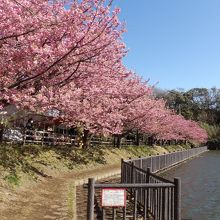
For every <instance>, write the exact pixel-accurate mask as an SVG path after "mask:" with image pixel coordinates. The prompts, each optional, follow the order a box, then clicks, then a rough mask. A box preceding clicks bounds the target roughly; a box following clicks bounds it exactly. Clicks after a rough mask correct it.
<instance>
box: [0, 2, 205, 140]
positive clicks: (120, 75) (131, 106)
mask: <svg viewBox="0 0 220 220" xmlns="http://www.w3.org/2000/svg"><path fill="white" fill-rule="evenodd" d="M118 13H119V9H115V10H113V11H112V10H111V1H109V2H108V1H106V0H81V1H67V0H66V1H64V0H62V1H61V0H56V1H47V0H1V2H0V55H1V56H0V57H1V59H0V79H1V80H0V97H1V98H0V101H1V104H0V105H1V106H3V105H4V104H5V103H14V104H15V105H17V106H19V107H21V108H27V109H30V110H33V111H35V112H45V111H48V110H56V111H58V112H59V115H58V116H57V117H58V118H59V120H61V121H62V122H63V123H65V124H67V125H69V126H76V127H83V128H84V129H86V130H89V131H90V132H92V133H96V134H122V133H124V132H127V131H132V130H139V131H141V132H143V133H147V134H152V135H155V137H156V138H158V139H165V140H172V139H175V140H191V141H196V142H204V141H205V140H206V139H207V134H206V132H205V131H204V130H203V129H202V128H200V126H199V125H198V124H197V123H196V122H193V121H190V120H185V119H184V118H183V117H182V116H180V115H177V114H175V113H174V112H173V111H172V110H170V109H167V108H166V105H165V101H164V100H157V99H155V98H154V97H153V96H152V94H151V91H152V87H151V86H149V85H148V82H143V81H142V80H141V79H140V78H139V77H138V76H137V75H136V74H134V73H133V72H131V71H128V70H127V69H126V68H125V66H124V65H123V63H122V59H123V57H124V56H125V55H126V52H127V51H126V47H125V44H124V42H123V40H122V34H123V33H124V31H125V28H124V25H123V24H122V23H120V21H119V19H118Z"/></svg>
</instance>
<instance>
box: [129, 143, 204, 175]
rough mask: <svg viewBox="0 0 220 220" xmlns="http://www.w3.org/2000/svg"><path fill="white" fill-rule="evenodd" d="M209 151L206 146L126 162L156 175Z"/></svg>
mask: <svg viewBox="0 0 220 220" xmlns="http://www.w3.org/2000/svg"><path fill="white" fill-rule="evenodd" d="M207 150H208V149H207V147H206V146H205V147H198V148H192V149H188V150H184V151H178V152H173V153H168V154H163V155H157V156H149V157H144V158H136V159H130V160H126V162H130V163H134V166H136V167H139V168H143V169H144V170H147V168H150V169H151V172H153V173H155V172H158V171H160V170H163V169H166V168H168V167H170V166H173V165H175V164H177V163H180V162H182V161H184V160H187V159H189V158H191V157H194V156H196V155H199V154H201V153H203V152H205V151H207Z"/></svg>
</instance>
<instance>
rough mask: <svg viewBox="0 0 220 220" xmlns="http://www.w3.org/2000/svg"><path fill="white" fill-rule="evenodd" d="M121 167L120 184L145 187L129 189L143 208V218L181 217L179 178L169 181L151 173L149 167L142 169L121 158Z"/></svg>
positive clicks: (172, 219) (176, 218)
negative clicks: (143, 186)
mask: <svg viewBox="0 0 220 220" xmlns="http://www.w3.org/2000/svg"><path fill="white" fill-rule="evenodd" d="M121 169H122V170H121V171H122V172H121V183H122V184H125V183H126V184H131V185H133V186H138V185H140V184H145V185H146V188H138V189H137V190H134V189H132V188H130V189H129V193H130V194H131V195H133V197H134V201H136V203H137V204H138V205H139V206H140V207H142V209H143V210H144V215H143V219H154V220H180V219H181V211H180V209H181V208H180V201H181V195H180V194H181V192H180V191H181V190H180V186H181V184H180V179H178V178H175V179H174V181H170V180H167V179H164V178H162V177H160V176H157V175H155V174H153V173H151V172H150V168H148V169H147V170H143V169H141V168H139V167H136V166H135V165H134V163H130V162H125V161H123V160H122V164H121ZM148 186H151V187H148ZM162 186H163V187H162Z"/></svg>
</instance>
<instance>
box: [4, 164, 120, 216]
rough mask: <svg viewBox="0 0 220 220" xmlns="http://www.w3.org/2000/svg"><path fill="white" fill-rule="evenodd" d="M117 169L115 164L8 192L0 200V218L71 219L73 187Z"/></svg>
mask: <svg viewBox="0 0 220 220" xmlns="http://www.w3.org/2000/svg"><path fill="white" fill-rule="evenodd" d="M119 171H120V167H119V165H112V166H103V167H100V168H96V169H92V170H87V171H83V172H72V173H69V174H65V175H64V176H61V177H56V178H51V179H46V180H45V181H43V182H41V183H38V184H36V185H35V186H34V187H28V188H26V189H24V190H20V191H19V192H16V193H15V194H13V195H8V199H7V200H6V201H4V203H3V202H2V201H0V219H1V220H52V219H54V220H72V219H74V218H73V216H74V208H73V204H74V201H73V197H74V190H73V188H74V187H73V186H74V185H75V184H76V183H79V182H82V181H85V180H86V179H87V178H89V177H99V178H101V177H102V178H103V177H106V176H107V175H108V176H109V175H111V174H113V173H118V172H119ZM81 204H82V203H81ZM81 206H83V204H82V205H81ZM85 206H86V204H85Z"/></svg>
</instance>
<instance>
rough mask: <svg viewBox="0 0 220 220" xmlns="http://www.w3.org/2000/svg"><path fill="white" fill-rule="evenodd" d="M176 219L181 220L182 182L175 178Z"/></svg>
mask: <svg viewBox="0 0 220 220" xmlns="http://www.w3.org/2000/svg"><path fill="white" fill-rule="evenodd" d="M174 219H175V220H181V180H180V178H174Z"/></svg>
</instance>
